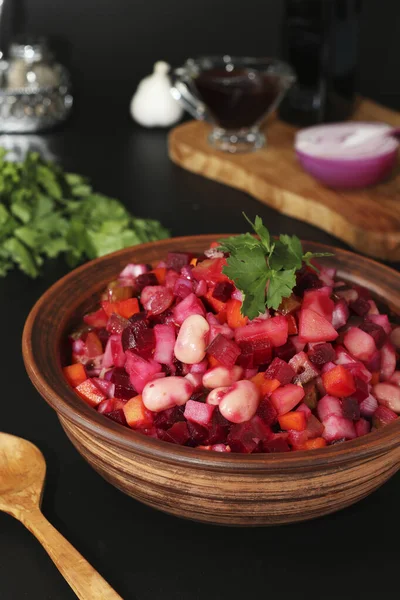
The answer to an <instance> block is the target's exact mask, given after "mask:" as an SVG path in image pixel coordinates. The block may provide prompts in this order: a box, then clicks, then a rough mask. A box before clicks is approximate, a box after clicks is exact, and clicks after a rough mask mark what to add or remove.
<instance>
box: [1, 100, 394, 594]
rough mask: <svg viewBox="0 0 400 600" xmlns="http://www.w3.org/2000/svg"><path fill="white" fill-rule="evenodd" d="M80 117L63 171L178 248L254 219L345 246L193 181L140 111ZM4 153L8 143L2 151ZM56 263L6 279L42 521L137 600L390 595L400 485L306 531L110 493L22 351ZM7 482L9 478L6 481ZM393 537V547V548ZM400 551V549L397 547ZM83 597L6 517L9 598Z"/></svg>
mask: <svg viewBox="0 0 400 600" xmlns="http://www.w3.org/2000/svg"><path fill="white" fill-rule="evenodd" d="M106 121H107V120H106V119H105V117H104V113H103V112H98V113H97V114H93V112H92V111H91V110H87V111H86V112H83V113H81V114H76V115H74V117H73V118H72V119H71V120H70V122H69V123H67V124H66V125H65V127H64V128H63V129H61V130H60V131H57V132H53V133H49V134H46V135H44V136H42V137H41V141H42V143H46V144H47V146H48V148H49V150H50V151H51V152H52V153H53V155H54V156H55V157H56V158H57V159H59V160H60V161H61V162H62V163H63V165H64V166H65V167H66V168H68V169H70V170H74V171H76V172H79V173H83V174H85V175H87V176H89V177H90V178H91V179H92V181H93V184H94V185H95V187H96V189H98V190H99V191H101V192H104V193H106V194H109V195H113V196H114V197H117V198H120V199H121V200H123V201H124V202H125V203H126V205H127V206H128V207H129V208H130V209H131V211H132V212H133V213H134V214H136V215H139V216H146V217H153V218H158V219H160V220H161V221H162V222H163V223H164V224H165V225H166V226H168V227H169V228H170V229H171V231H172V234H173V235H174V236H178V235H185V234H199V233H212V232H215V233H218V232H219V233H224V232H240V231H243V230H244V225H245V224H244V221H243V218H242V214H241V213H242V211H243V210H244V211H245V212H246V213H247V214H248V215H249V216H250V217H252V218H253V217H254V216H255V215H256V214H259V215H260V216H261V217H262V218H263V219H264V221H265V222H266V223H267V225H268V227H269V228H270V230H271V231H272V233H274V234H276V233H279V232H286V233H291V234H293V233H296V234H297V235H298V236H300V237H302V238H303V239H310V240H315V241H320V242H325V243H333V244H336V245H339V246H344V245H343V244H341V243H340V242H339V241H338V240H336V239H334V238H332V237H331V236H329V235H327V234H325V233H324V232H322V231H320V230H318V229H316V228H314V227H312V226H309V225H307V224H304V223H301V222H299V221H296V220H294V219H290V218H288V217H285V216H282V215H280V214H278V213H277V212H275V211H273V210H270V209H268V208H267V207H265V206H264V205H262V204H260V203H258V202H257V201H256V200H254V199H252V198H250V197H249V196H247V195H246V194H244V193H242V192H240V191H236V190H232V189H230V188H228V187H225V186H222V185H219V184H217V183H214V182H211V181H208V180H206V179H203V178H200V177H198V176H197V175H193V174H190V173H188V172H185V171H184V170H182V169H180V168H179V167H177V166H175V165H173V164H172V163H171V161H170V160H169V158H168V155H167V132H166V131H165V130H144V129H140V128H139V127H136V126H135V125H134V124H133V123H132V122H131V121H130V119H129V117H128V115H127V111H123V110H122V111H119V116H118V118H116V119H114V120H113V121H112V122H111V121H110V122H106ZM1 142H2V140H1V138H0V143H1ZM65 272H66V267H65V265H64V264H63V263H62V262H61V261H60V262H57V261H55V262H53V263H50V264H48V265H47V266H46V268H45V271H44V276H43V277H42V278H40V279H37V280H30V279H29V278H27V277H26V276H24V275H21V274H19V273H11V274H10V275H8V276H7V278H6V279H5V280H2V281H0V289H1V296H0V306H1V311H0V314H1V329H0V331H1V343H2V352H1V361H0V365H1V372H0V373H1V375H0V381H1V396H0V404H1V407H0V430H2V431H6V432H9V433H13V434H16V435H19V436H21V437H24V438H26V439H29V440H31V441H32V442H34V443H35V444H36V445H37V446H38V447H39V448H40V449H41V450H42V452H43V453H44V456H45V458H46V461H47V483H46V489H45V494H44V499H43V506H42V508H43V512H44V514H45V515H46V517H47V518H48V519H49V520H50V521H51V522H52V523H53V524H54V525H55V527H57V528H58V529H59V530H60V531H61V533H62V534H63V535H64V536H65V537H66V538H67V539H68V540H69V541H70V542H71V543H72V544H73V545H74V546H75V547H76V548H77V549H79V551H80V552H81V553H82V554H83V555H84V556H85V557H86V558H87V559H88V560H89V562H91V564H92V565H93V566H94V567H95V568H96V569H97V570H98V571H99V572H100V573H102V575H103V576H104V577H105V578H106V579H107V580H108V581H109V582H110V584H111V585H112V586H113V587H114V588H115V589H116V590H117V591H118V592H119V593H120V594H121V596H122V597H123V598H124V599H126V600H129V599H130V600H133V599H135V600H158V599H160V600H161V599H162V600H225V599H226V600H235V599H238V600H239V599H242V598H256V597H260V598H273V597H276V598H284V599H286V598H288V599H289V598H296V599H297V600H302V599H308V598H310V597H318V598H322V599H324V600H339V599H346V600H348V599H353V598H354V599H358V598H364V599H370V598H371V599H372V598H375V597H380V598H386V597H389V596H390V592H391V589H392V585H393V584H392V580H393V578H394V577H396V575H397V568H398V556H399V555H398V552H395V551H393V549H392V544H390V543H389V540H390V537H391V538H392V539H394V540H396V539H397V534H399V533H400V529H399V519H398V515H399V503H400V474H397V475H396V476H394V477H393V478H392V479H391V480H390V481H389V482H388V483H386V484H385V485H384V486H383V487H381V488H380V489H379V490H378V491H377V492H375V493H374V494H372V495H371V496H369V497H368V498H366V499H364V500H362V501H361V502H359V503H358V504H356V505H354V506H352V507H350V508H348V509H346V510H343V511H341V512H338V513H336V514H333V515H330V516H327V517H324V518H320V519H317V520H314V521H309V522H305V523H300V524H294V525H286V526H280V527H271V528H230V527H218V526H211V525H204V524H199V523H193V522H190V521H185V520H181V519H178V518H175V517H172V516H169V515H166V514H163V513H161V512H158V511H156V510H153V509H151V508H148V507H147V506H144V505H142V504H140V503H138V502H136V501H135V500H133V499H132V498H129V497H128V496H126V495H124V494H123V493H122V492H120V491H118V490H116V489H115V488H113V487H112V486H111V485H110V484H108V483H107V482H105V481H104V480H103V479H102V478H101V477H100V476H99V475H98V474H97V473H95V471H93V470H92V468H91V467H90V466H89V465H88V464H86V462H85V461H84V460H83V459H82V458H81V457H80V455H79V454H78V452H77V451H76V450H75V449H74V447H73V446H72V445H71V443H70V442H69V441H68V439H67V438H66V436H65V434H64V433H63V431H62V429H61V426H60V424H59V422H58V420H57V417H56V414H55V412H53V410H52V409H51V408H50V407H49V406H48V405H47V404H46V403H45V401H44V400H43V399H42V398H41V397H40V396H39V394H38V393H37V392H36V390H35V389H34V388H33V386H32V385H31V383H30V381H29V379H28V376H27V375H26V373H25V369H24V365H23V361H22V356H21V350H20V344H21V334H22V328H23V324H24V321H25V319H26V317H27V315H28V312H29V310H30V308H31V307H32V305H33V303H34V302H35V301H36V300H37V299H38V298H39V296H40V295H41V294H42V293H43V292H44V291H45V290H46V289H47V288H48V287H49V286H50V285H51V284H52V283H53V282H54V281H55V280H57V279H58V278H59V277H60V276H61V275H63V274H64V273H65ZM0 476H1V473H0ZM389 536H390V537H389ZM395 547H396V545H395ZM74 597H75V595H74V593H73V592H72V591H71V590H70V588H69V587H68V585H67V583H66V582H65V581H64V580H63V578H62V577H61V575H60V574H59V572H58V571H57V569H56V568H55V566H54V565H53V563H52V562H51V560H50V558H49V557H48V556H47V554H46V552H45V551H44V550H43V549H42V548H41V546H40V545H39V544H38V543H37V542H36V540H35V539H34V538H33V536H32V535H31V534H30V533H29V532H28V531H27V530H25V529H24V527H23V526H22V525H21V524H20V523H19V522H17V521H16V520H14V519H13V518H12V517H11V516H9V515H6V514H4V513H0V599H1V600H22V599H24V598H28V599H29V600H44V599H54V600H69V599H72V598H74Z"/></svg>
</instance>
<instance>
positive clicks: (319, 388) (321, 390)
mask: <svg viewBox="0 0 400 600" xmlns="http://www.w3.org/2000/svg"><path fill="white" fill-rule="evenodd" d="M314 381H315V387H316V388H317V392H318V394H319V395H320V396H321V398H322V397H323V396H325V395H326V389H325V386H324V383H323V381H322V377H321V376H318V377H316V378H315V379H314Z"/></svg>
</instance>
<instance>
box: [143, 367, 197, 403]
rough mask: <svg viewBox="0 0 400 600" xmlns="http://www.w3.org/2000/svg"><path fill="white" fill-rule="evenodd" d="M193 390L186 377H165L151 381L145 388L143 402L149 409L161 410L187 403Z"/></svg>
mask: <svg viewBox="0 0 400 600" xmlns="http://www.w3.org/2000/svg"><path fill="white" fill-rule="evenodd" d="M192 392H193V385H192V384H191V383H190V381H188V380H187V379H185V378H184V377H174V376H172V377H165V378H163V379H155V380H153V381H149V383H146V385H145V386H144V388H143V392H142V400H143V404H144V405H145V407H146V408H148V409H149V410H152V411H154V412H160V411H161V410H166V409H167V408H172V407H173V406H181V405H182V404H185V403H186V402H187V401H188V400H189V398H190V396H191V395H192Z"/></svg>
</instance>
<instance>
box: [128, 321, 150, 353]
mask: <svg viewBox="0 0 400 600" xmlns="http://www.w3.org/2000/svg"><path fill="white" fill-rule="evenodd" d="M148 325H149V323H148V321H147V319H146V313H144V312H140V313H137V314H136V315H133V316H132V317H131V318H130V319H129V325H128V326H127V327H126V328H125V329H124V331H123V332H122V337H121V340H122V347H123V349H124V351H125V352H126V350H130V349H132V350H134V349H136V348H137V345H138V341H137V340H138V338H139V335H140V333H141V332H143V331H144V330H145V329H147V328H148Z"/></svg>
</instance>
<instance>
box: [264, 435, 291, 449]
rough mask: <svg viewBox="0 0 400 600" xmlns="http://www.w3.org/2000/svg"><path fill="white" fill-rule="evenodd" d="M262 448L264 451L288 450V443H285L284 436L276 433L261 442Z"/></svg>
mask: <svg viewBox="0 0 400 600" xmlns="http://www.w3.org/2000/svg"><path fill="white" fill-rule="evenodd" d="M262 449H263V451H264V452H267V453H270V452H290V447H289V444H288V443H287V439H285V438H284V437H280V434H279V433H277V434H275V436H274V437H273V438H271V439H270V440H266V441H265V442H263V443H262Z"/></svg>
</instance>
